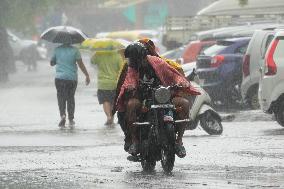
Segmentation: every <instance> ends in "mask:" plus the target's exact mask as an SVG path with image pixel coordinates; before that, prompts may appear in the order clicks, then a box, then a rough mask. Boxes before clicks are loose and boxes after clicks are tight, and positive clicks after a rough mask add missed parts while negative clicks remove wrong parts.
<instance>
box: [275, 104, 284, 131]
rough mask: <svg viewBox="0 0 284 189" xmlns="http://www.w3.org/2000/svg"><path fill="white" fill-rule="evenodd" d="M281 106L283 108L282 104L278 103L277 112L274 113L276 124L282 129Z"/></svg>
mask: <svg viewBox="0 0 284 189" xmlns="http://www.w3.org/2000/svg"><path fill="white" fill-rule="evenodd" d="M283 106H284V103H283V102H282V103H280V106H279V108H278V110H277V111H276V112H274V114H275V119H276V121H277V123H279V124H280V125H281V126H282V127H284V107H283Z"/></svg>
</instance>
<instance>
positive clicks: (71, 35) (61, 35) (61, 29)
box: [40, 26, 88, 44]
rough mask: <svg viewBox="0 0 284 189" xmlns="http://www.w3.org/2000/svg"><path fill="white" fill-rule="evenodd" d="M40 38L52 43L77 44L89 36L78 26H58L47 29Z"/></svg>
mask: <svg viewBox="0 0 284 189" xmlns="http://www.w3.org/2000/svg"><path fill="white" fill-rule="evenodd" d="M40 38H41V39H44V40H46V41H49V42H52V43H71V44H75V43H82V42H83V41H84V40H85V39H87V38H88V37H87V35H86V34H84V33H83V32H82V31H81V30H79V29H77V28H74V27H71V26H56V27H51V28H49V29H47V30H45V31H44V32H43V33H42V34H41V36H40Z"/></svg>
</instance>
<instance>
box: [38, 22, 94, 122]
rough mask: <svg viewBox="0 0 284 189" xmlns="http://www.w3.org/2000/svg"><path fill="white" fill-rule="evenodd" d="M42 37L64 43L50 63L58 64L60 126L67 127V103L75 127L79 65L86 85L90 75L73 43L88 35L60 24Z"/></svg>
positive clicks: (70, 119)
mask: <svg viewBox="0 0 284 189" xmlns="http://www.w3.org/2000/svg"><path fill="white" fill-rule="evenodd" d="M41 38H42V39H45V40H47V41H49V42H53V43H62V45H60V46H59V47H57V48H56V49H55V50H54V53H53V56H52V58H51V61H50V65H51V66H56V69H55V70H56V74H55V86H56V90H57V100H58V107H59V112H60V117H61V120H60V122H59V124H58V126H59V127H61V128H64V127H65V123H66V105H67V112H68V119H69V126H70V127H71V128H73V127H74V124H75V122H74V112H75V97H74V96H75V91H76V88H77V80H78V73H77V66H79V68H80V69H81V71H82V72H83V73H84V75H85V77H86V79H85V82H86V85H88V84H89V83H90V77H89V74H88V71H87V69H86V67H85V65H84V63H83V61H82V58H81V54H80V51H79V50H78V48H76V47H74V46H72V44H75V43H81V42H83V41H84V40H85V39H86V36H85V34H83V32H81V31H80V30H78V29H76V28H73V27H67V26H58V27H53V28H50V29H48V30H47V31H45V32H44V33H43V34H42V35H41Z"/></svg>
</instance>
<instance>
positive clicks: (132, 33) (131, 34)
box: [96, 30, 166, 53]
mask: <svg viewBox="0 0 284 189" xmlns="http://www.w3.org/2000/svg"><path fill="white" fill-rule="evenodd" d="M162 35H163V32H161V31H159V30H124V31H113V32H102V33H97V34H96V38H113V39H125V40H127V41H136V40H139V39H142V38H149V39H151V40H152V41H153V42H154V43H155V46H156V47H157V49H156V50H157V51H158V52H159V53H164V52H165V51H166V48H165V47H164V46H163V45H162V37H163V36H162Z"/></svg>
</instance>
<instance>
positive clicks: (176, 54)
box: [161, 46, 185, 64]
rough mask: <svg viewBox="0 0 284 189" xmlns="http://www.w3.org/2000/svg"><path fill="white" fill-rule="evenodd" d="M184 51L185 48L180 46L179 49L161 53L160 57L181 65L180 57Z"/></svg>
mask: <svg viewBox="0 0 284 189" xmlns="http://www.w3.org/2000/svg"><path fill="white" fill-rule="evenodd" d="M184 49H185V47H184V46H181V47H179V48H176V49H173V50H170V51H167V52H165V53H163V54H162V55H161V56H162V57H164V58H167V59H171V60H173V61H176V62H178V63H180V64H183V59H182V58H181V57H182V54H183V52H184Z"/></svg>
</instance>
